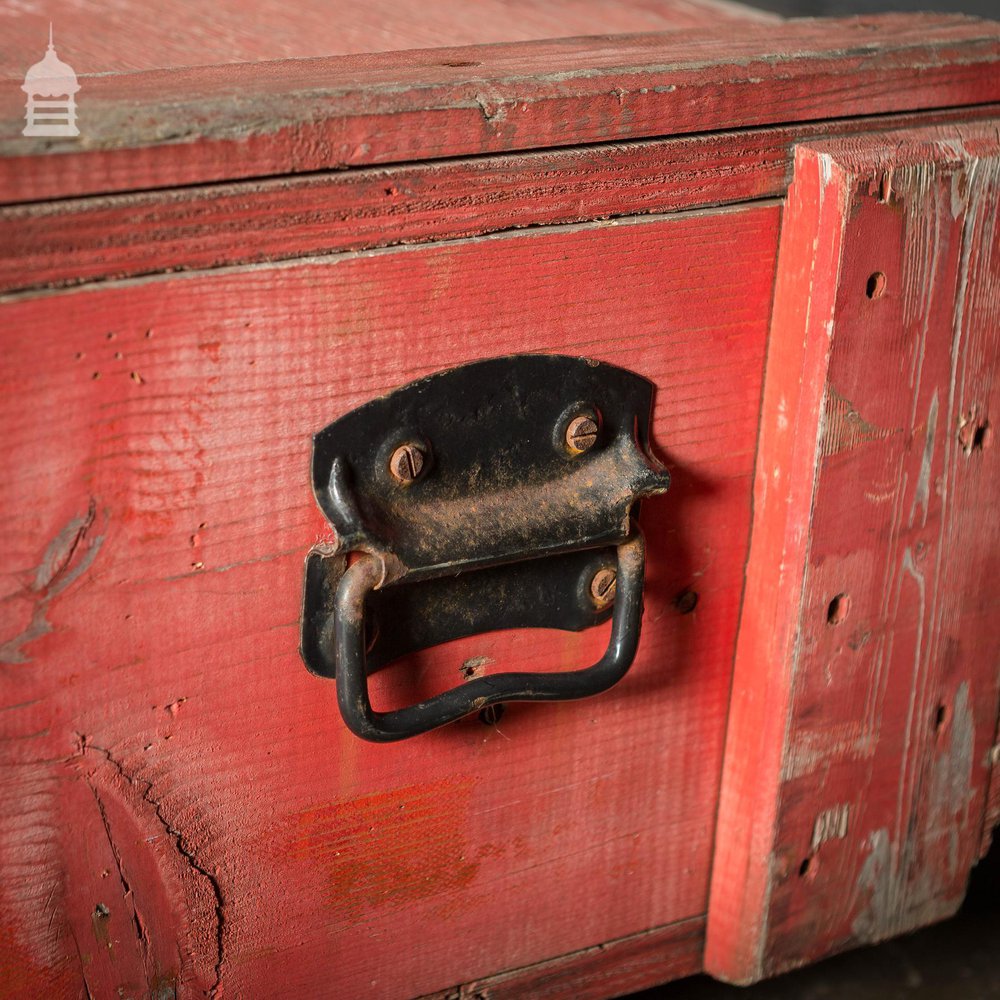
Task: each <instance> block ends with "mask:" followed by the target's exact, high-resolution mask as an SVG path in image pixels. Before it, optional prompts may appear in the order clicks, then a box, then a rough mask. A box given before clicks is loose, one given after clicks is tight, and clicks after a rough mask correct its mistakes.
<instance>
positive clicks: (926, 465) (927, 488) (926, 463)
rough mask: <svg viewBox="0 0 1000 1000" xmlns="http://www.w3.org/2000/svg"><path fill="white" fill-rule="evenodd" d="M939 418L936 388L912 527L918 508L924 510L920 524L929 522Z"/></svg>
mask: <svg viewBox="0 0 1000 1000" xmlns="http://www.w3.org/2000/svg"><path fill="white" fill-rule="evenodd" d="M937 419H938V391H937V389H935V390H934V395H933V396H932V397H931V404H930V409H929V410H928V411H927V434H926V437H925V438H924V455H923V458H922V459H921V462H920V474H919V476H918V477H917V488H916V491H915V493H914V494H913V506H912V507H911V508H910V527H911V528H912V527H913V520H914V518H915V517H916V514H917V508H918V507H920V508H921V509H922V511H923V517H922V520H921V522H920V526H921V527H924V526H925V525H926V524H927V505H928V503H929V501H930V495H931V468H932V466H933V464H934V438H935V432H936V430H937Z"/></svg>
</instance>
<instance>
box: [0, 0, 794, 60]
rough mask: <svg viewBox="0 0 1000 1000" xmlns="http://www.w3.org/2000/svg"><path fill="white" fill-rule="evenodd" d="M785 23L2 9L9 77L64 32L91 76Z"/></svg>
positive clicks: (631, 10) (493, 11)
mask: <svg viewBox="0 0 1000 1000" xmlns="http://www.w3.org/2000/svg"><path fill="white" fill-rule="evenodd" d="M746 20H756V21H778V20H780V18H779V17H778V16H777V15H775V14H771V13H769V12H767V11H763V10H757V9H755V8H753V7H747V6H744V5H742V4H739V3H729V2H726V0H721V2H720V0H656V2H655V3H649V2H643V0H616V2H615V3H602V2H601V0H546V2H545V3H537V2H535V0H477V2H476V3H475V4H470V3H468V2H466V0H435V2H434V3H433V4H427V3H419V2H416V0H367V2H366V3H364V4H359V3H353V2H348V0H299V2H297V3H295V4H294V5H290V4H288V3H283V2H281V0H254V4H253V8H252V11H248V8H247V5H246V4H245V3H240V2H239V0H217V2H215V3H212V4H210V5H208V4H202V3H195V2H193V0H186V2H179V0H146V2H139V0H118V2H116V3H113V4H105V5H103V6H102V8H101V9H100V16H99V17H97V16H95V8H94V6H93V4H91V3H88V2H87V0H49V2H47V3H46V4H45V7H44V9H37V10H34V9H31V6H30V5H6V6H4V7H0V25H2V34H3V38H4V44H3V46H2V48H0V76H5V77H10V78H12V79H13V78H15V77H17V76H19V75H22V76H23V74H24V71H25V70H26V69H27V68H28V66H29V65H30V64H31V63H33V62H35V61H36V60H37V59H40V58H41V56H42V53H43V52H44V49H45V44H46V42H47V41H48V31H49V21H51V22H52V23H53V25H54V26H55V42H56V48H57V50H58V52H59V55H60V58H61V59H63V60H65V61H67V62H69V63H70V64H71V65H72V66H74V67H75V68H76V69H77V70H78V71H80V72H83V73H88V74H91V73H122V72H135V71H136V70H150V69H176V68H178V67H182V66H221V65H225V64H231V63H251V62H260V61H265V60H273V59H309V58H316V57H320V56H339V55H358V54H361V53H372V52H395V51H397V50H399V49H427V48H435V47H439V46H456V45H487V44H493V43H497V42H528V41H534V40H537V39H544V38H564V37H566V36H574V35H612V34H615V35H617V34H631V33H636V32H649V31H675V30H677V29H681V28H695V27H704V28H707V29H712V28H717V27H718V26H719V25H725V24H729V23H732V22H741V21H746Z"/></svg>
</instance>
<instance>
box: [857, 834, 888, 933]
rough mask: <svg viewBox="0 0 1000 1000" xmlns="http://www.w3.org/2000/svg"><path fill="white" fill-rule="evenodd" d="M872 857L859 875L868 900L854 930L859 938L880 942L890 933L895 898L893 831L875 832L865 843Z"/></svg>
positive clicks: (862, 892)
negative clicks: (893, 890)
mask: <svg viewBox="0 0 1000 1000" xmlns="http://www.w3.org/2000/svg"><path fill="white" fill-rule="evenodd" d="M865 846H866V847H867V849H868V857H867V858H866V859H865V863H864V864H863V865H862V866H861V872H860V874H859V875H858V883H857V890H858V894H859V895H860V896H867V898H868V901H867V903H866V904H865V906H864V907H863V909H862V910H861V911H860V912H859V913H858V915H857V916H856V917H855V918H854V921H853V923H852V924H851V930H852V931H853V932H854V936H855V938H857V940H858V941H878V940H881V938H883V937H886V936H887V935H888V933H889V931H888V929H887V928H888V927H889V921H890V917H891V898H892V871H891V863H892V859H891V845H890V842H889V831H888V830H886V829H884V828H882V829H879V830H875V831H873V832H872V833H871V834H870V835H869V837H868V840H867V842H866V845H865Z"/></svg>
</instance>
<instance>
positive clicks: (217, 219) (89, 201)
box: [0, 105, 1000, 291]
mask: <svg viewBox="0 0 1000 1000" xmlns="http://www.w3.org/2000/svg"><path fill="white" fill-rule="evenodd" d="M998 110H1000V109H998V106H997V105H986V106H984V107H979V108H968V109H964V110H961V111H943V112H938V113H935V112H923V113H921V114H919V115H900V116H888V117H877V118H867V119H845V120H843V121H839V122H833V123H828V122H827V123H813V124H802V125H790V126H783V127H780V128H773V129H753V130H742V131H738V132H723V133H716V134H711V135H699V136H684V137H679V138H675V139H664V140H649V141H646V142H639V143H615V144H609V145H606V146H589V147H583V148H580V149H571V150H567V149H560V150H546V151H544V152H537V153H519V154H515V155H510V156H490V157H479V158H470V159H465V160H457V161H443V162H440V163H421V164H413V165H408V166H400V167H388V168H363V169H358V170H350V171H338V172H334V173H324V174H320V175H309V176H305V177H286V178H280V179H274V180H268V181H246V182H242V183H237V184H220V185H208V186H200V187H193V188H181V189H178V190H173V191H149V192H142V193H138V194H121V195H112V196H109V197H102V198H78V199H72V200H65V201H58V202H45V203H40V204H29V205H15V206H9V207H7V208H3V209H0V291H11V290H17V289H20V288H32V287H42V286H46V285H59V284H75V283H82V282H85V281H88V280H93V279H96V278H114V277H124V276H128V275H133V274H148V273H157V272H162V271H166V270H181V269H187V268H204V267H218V266H220V265H224V264H238V263H250V262H258V261H265V260H275V259H281V258H293V257H301V256H307V255H310V254H318V253H331V252H334V251H341V250H361V249H368V248H371V247H377V246H388V245H392V244H396V243H418V242H424V241H427V240H435V239H443V238H454V237H467V236H474V235H479V234H481V233H486V232H490V231H496V230H503V229H509V228H515V227H517V226H524V225H526V224H528V223H530V224H531V225H541V224H552V223H568V222H582V221H586V220H588V219H593V218H595V217H608V216H622V215H635V214H639V213H644V212H648V213H653V212H668V211H677V210H679V209H690V208H701V207H706V206H709V205H715V204H726V203H734V202H740V201H746V200H751V199H759V198H764V197H776V196H783V195H784V193H785V190H786V188H787V185H788V180H789V178H790V177H791V162H792V152H793V149H794V146H795V143H797V142H801V141H803V140H805V139H808V138H816V137H817V136H822V135H837V134H843V135H851V134H857V133H860V132H865V131H871V130H873V129H875V130H879V131H884V130H885V129H886V128H890V127H893V128H903V127H908V126H911V125H913V124H918V123H919V124H922V125H925V126H926V125H933V124H935V123H937V122H940V123H952V122H955V121H966V120H976V119H984V118H988V117H991V116H993V117H995V116H996V115H997V114H998ZM248 232H252V233H253V239H252V240H247V239H246V233H248Z"/></svg>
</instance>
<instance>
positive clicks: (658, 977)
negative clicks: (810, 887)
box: [426, 917, 705, 1000]
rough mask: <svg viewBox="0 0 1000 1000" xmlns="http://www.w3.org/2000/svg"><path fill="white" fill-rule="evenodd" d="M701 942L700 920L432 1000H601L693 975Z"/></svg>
mask: <svg viewBox="0 0 1000 1000" xmlns="http://www.w3.org/2000/svg"><path fill="white" fill-rule="evenodd" d="M704 943H705V920H704V918H703V917H696V918H693V919H691V920H684V921H681V922H680V923H677V924H671V925H670V926H669V927H659V928H657V929H656V930H652V931H645V932H643V933H642V934H634V935H632V936H631V937H627V938H622V939H621V940H618V941H608V942H607V943H605V944H600V945H597V946H596V947H594V948H585V949H584V950H583V951H579V952H575V953H574V954H572V955H563V956H561V957H560V958H556V959H553V960H551V961H549V962H541V963H539V964H538V965H533V966H530V967H529V968H527V969H514V970H513V971H511V972H504V973H501V974H500V975H499V976H491V977H489V978H488V979H480V980H477V981H476V982H474V983H466V984H463V985H462V986H461V987H459V988H457V989H451V990H445V991H444V992H441V993H436V994H435V995H434V997H433V1000H521V998H522V997H531V998H532V1000H562V998H567V1000H569V998H572V1000H604V998H605V997H610V996H623V995H624V994H625V993H631V992H633V991H636V990H641V989H645V988H647V987H649V986H656V985H657V984H659V983H665V982H668V981H669V980H673V979H682V978H684V977H685V976H691V975H694V974H695V973H697V972H698V971H699V970H700V969H701V953H702V947H703V946H704ZM426 1000H431V998H430V997H428V998H426Z"/></svg>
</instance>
